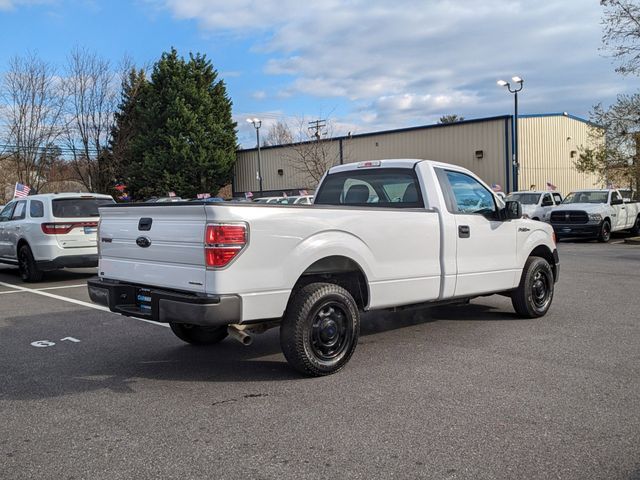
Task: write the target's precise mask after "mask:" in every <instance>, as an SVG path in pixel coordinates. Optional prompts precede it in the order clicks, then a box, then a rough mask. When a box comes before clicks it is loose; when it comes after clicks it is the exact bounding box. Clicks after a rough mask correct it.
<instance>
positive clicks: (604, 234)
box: [598, 220, 611, 243]
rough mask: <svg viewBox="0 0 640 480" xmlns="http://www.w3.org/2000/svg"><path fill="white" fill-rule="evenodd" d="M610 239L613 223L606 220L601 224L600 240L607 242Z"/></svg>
mask: <svg viewBox="0 0 640 480" xmlns="http://www.w3.org/2000/svg"><path fill="white" fill-rule="evenodd" d="M609 240H611V224H610V223H609V220H605V221H604V222H602V225H601V226H600V233H599V234H598V241H599V242H600V243H607V242H608V241H609Z"/></svg>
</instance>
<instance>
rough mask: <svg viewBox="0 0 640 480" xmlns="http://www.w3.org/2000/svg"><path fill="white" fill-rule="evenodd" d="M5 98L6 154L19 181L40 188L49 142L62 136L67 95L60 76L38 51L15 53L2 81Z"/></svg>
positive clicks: (4, 139)
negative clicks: (45, 152)
mask: <svg viewBox="0 0 640 480" xmlns="http://www.w3.org/2000/svg"><path fill="white" fill-rule="evenodd" d="M2 97H3V99H4V103H5V106H4V109H3V110H2V112H3V117H4V120H5V123H6V129H5V130H4V132H3V135H2V140H3V144H4V152H3V157H4V158H5V159H9V160H10V163H11V164H12V165H13V167H14V168H15V171H16V177H17V180H18V181H19V182H22V183H24V184H27V185H29V186H31V187H33V188H35V189H36V190H37V189H39V188H40V186H41V185H42V184H43V183H44V182H45V181H46V179H45V178H44V172H45V170H46V168H47V159H48V158H49V157H48V156H47V155H42V152H43V151H44V150H46V147H47V146H48V145H52V144H53V143H54V142H55V141H56V140H57V139H58V137H59V136H60V133H61V126H60V123H61V119H62V106H63V96H62V92H61V88H60V81H59V78H58V77H57V76H56V74H55V70H54V69H53V67H51V66H50V65H49V64H48V63H46V62H44V61H43V60H41V59H40V58H38V57H37V56H36V55H35V54H33V53H31V54H27V55H26V56H24V57H18V56H16V57H13V58H12V59H11V60H10V61H9V69H8V71H7V73H6V74H5V76H4V79H3V82H2Z"/></svg>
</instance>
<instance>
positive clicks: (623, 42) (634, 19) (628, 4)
mask: <svg viewBox="0 0 640 480" xmlns="http://www.w3.org/2000/svg"><path fill="white" fill-rule="evenodd" d="M600 4H601V5H602V6H603V7H604V17H603V19H602V26H603V29H604V32H603V35H602V43H603V44H604V48H605V49H606V50H609V51H610V52H611V54H612V56H613V58H615V59H616V60H618V61H619V62H620V65H619V66H618V68H617V69H616V71H618V72H620V73H623V74H628V73H635V74H637V73H639V72H640V4H638V1H637V0H601V1H600Z"/></svg>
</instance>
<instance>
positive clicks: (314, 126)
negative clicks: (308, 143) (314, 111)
mask: <svg viewBox="0 0 640 480" xmlns="http://www.w3.org/2000/svg"><path fill="white" fill-rule="evenodd" d="M326 126H327V121H326V120H314V121H313V122H309V127H308V130H309V131H310V132H312V131H313V130H315V132H314V133H313V134H312V135H313V136H314V137H316V140H320V136H321V133H320V130H322V129H323V128H324V127H326Z"/></svg>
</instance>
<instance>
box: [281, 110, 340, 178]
mask: <svg viewBox="0 0 640 480" xmlns="http://www.w3.org/2000/svg"><path fill="white" fill-rule="evenodd" d="M324 128H325V130H323V131H322V134H319V133H318V130H316V132H314V131H313V129H309V128H308V126H307V122H306V120H305V119H299V120H298V138H297V140H298V141H297V142H296V143H294V144H293V145H292V152H293V153H292V154H291V155H290V156H289V160H290V161H291V164H292V167H293V169H294V170H295V171H297V172H298V173H299V174H301V175H302V176H303V177H305V178H306V179H307V181H308V182H309V185H306V186H308V187H310V186H312V184H313V186H315V185H316V184H317V183H318V182H319V181H320V179H321V178H322V176H323V175H324V173H325V172H326V171H327V170H328V169H329V168H331V167H332V166H334V165H337V164H338V163H339V162H340V150H339V146H338V144H337V142H335V141H334V140H333V130H334V128H333V124H332V123H331V122H328V123H327V125H326V126H325V127H324Z"/></svg>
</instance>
